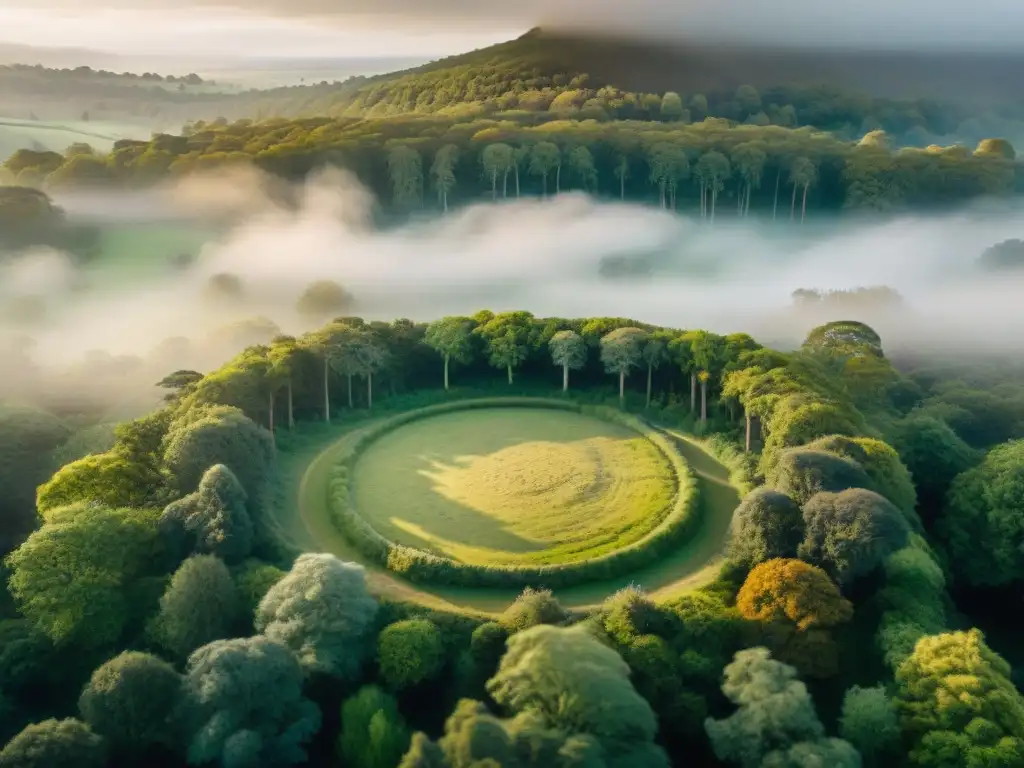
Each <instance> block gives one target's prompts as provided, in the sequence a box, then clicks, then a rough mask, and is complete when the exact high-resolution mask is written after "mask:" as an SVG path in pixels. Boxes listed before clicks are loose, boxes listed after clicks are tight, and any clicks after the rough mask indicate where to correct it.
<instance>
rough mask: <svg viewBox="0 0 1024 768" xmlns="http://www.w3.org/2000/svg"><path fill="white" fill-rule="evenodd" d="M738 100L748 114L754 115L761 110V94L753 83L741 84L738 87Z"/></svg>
mask: <svg viewBox="0 0 1024 768" xmlns="http://www.w3.org/2000/svg"><path fill="white" fill-rule="evenodd" d="M736 101H737V102H738V103H739V105H740V109H742V110H743V111H744V112H745V113H746V114H748V115H752V114H754V113H755V112H759V111H760V110H761V94H760V93H758V92H757V89H756V88H755V87H754V86H752V85H741V86H740V87H739V88H737V89H736Z"/></svg>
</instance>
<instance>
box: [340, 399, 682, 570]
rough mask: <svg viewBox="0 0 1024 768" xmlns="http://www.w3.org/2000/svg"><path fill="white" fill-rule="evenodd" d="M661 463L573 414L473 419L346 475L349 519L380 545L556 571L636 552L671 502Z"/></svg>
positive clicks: (419, 433) (410, 438)
mask: <svg viewBox="0 0 1024 768" xmlns="http://www.w3.org/2000/svg"><path fill="white" fill-rule="evenodd" d="M674 485H675V484H674V478H673V476H672V473H671V470H670V468H669V466H668V463H667V461H666V460H665V458H664V457H663V456H662V455H661V454H660V452H659V451H658V449H657V448H656V447H655V446H654V445H653V444H651V443H650V442H649V441H648V440H646V439H645V438H643V437H641V436H640V435H637V434H636V433H635V432H632V431H631V430H629V429H627V428H625V427H622V426H619V425H615V424H610V423H607V422H604V421H601V420H599V419H596V418H593V417H589V416H584V415H581V414H578V413H571V412H565V411H551V410H542V409H535V410H534V409H520V408H516V409H503V408H494V409H487V410H472V411H464V412H458V413H449V414H444V415H442V416H435V417H432V418H428V419H423V420H421V421H416V422H413V423H412V424H408V425H406V426H404V427H402V428H401V429H399V430H396V431H394V432H391V433H389V434H387V435H385V436H383V437H382V438H380V439H379V440H377V441H375V442H374V443H372V444H371V445H370V447H369V448H368V449H367V451H366V453H365V454H363V455H362V456H361V457H360V458H359V460H358V462H357V463H356V466H355V474H354V498H355V505H356V508H357V510H358V511H359V512H360V514H362V515H363V516H364V517H365V518H366V519H367V521H368V522H369V523H370V524H371V525H372V526H373V527H374V528H375V529H376V530H377V531H378V532H379V533H381V534H382V535H383V536H385V537H386V538H388V539H391V540H392V541H395V542H396V543H399V544H404V545H406V546H410V547H417V548H420V549H426V550H428V551H431V552H434V553H435V554H439V555H444V556H447V557H450V558H452V559H454V560H458V561H460V562H465V563H472V564H478V565H486V564H492V565H525V564H542V563H543V564H548V563H566V562H575V561H579V560H583V559H586V558H589V557H595V556H597V555H600V554H604V553H605V552H610V551H613V550H615V549H619V548H620V547H623V546H626V545H628V544H631V543H633V542H635V541H639V540H640V539H642V538H643V537H644V536H646V535H647V534H648V533H649V532H650V531H652V530H653V529H654V528H655V527H656V526H657V525H658V524H659V523H660V522H661V520H662V519H663V518H664V516H665V514H666V512H667V511H668V509H669V506H670V504H671V502H672V498H673V494H674Z"/></svg>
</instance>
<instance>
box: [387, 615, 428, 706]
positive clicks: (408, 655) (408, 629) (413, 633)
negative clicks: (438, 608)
mask: <svg viewBox="0 0 1024 768" xmlns="http://www.w3.org/2000/svg"><path fill="white" fill-rule="evenodd" d="M377 661H378V663H379V664H380V673H381V675H382V676H383V678H384V680H385V682H387V684H388V685H390V686H391V687H392V688H396V689H401V688H407V687H409V686H412V685H417V684H419V683H422V682H424V681H425V680H430V679H432V678H434V677H436V676H437V674H438V673H439V672H440V671H441V668H442V666H443V665H444V641H443V638H442V637H441V630H440V629H438V628H437V625H436V624H434V622H432V621H430V620H429V619H406V620H404V621H398V622H395V623H394V624H389V625H388V626H387V627H385V628H384V630H383V631H382V632H381V633H380V637H379V638H378V640H377Z"/></svg>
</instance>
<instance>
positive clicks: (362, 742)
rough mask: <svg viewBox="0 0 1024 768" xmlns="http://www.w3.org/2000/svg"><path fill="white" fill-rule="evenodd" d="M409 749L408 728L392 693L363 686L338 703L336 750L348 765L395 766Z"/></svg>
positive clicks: (366, 767)
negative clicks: (338, 726)
mask: <svg viewBox="0 0 1024 768" xmlns="http://www.w3.org/2000/svg"><path fill="white" fill-rule="evenodd" d="M408 748H409V729H408V728H406V726H405V719H404V718H403V717H402V713H401V712H399V711H398V702H396V701H395V698H394V697H393V696H390V695H389V694H387V693H385V692H384V691H382V690H381V689H380V688H378V687H377V686H375V685H366V686H363V687H362V688H360V689H359V691H358V692H357V693H356V695H355V696H352V697H351V698H348V699H346V700H345V703H344V704H342V705H341V735H340V736H339V737H338V748H337V752H338V755H339V757H341V759H342V760H344V764H345V765H347V766H351V768H394V766H396V765H398V763H399V762H400V761H401V759H402V755H404V754H405V751H406V750H407V749H408Z"/></svg>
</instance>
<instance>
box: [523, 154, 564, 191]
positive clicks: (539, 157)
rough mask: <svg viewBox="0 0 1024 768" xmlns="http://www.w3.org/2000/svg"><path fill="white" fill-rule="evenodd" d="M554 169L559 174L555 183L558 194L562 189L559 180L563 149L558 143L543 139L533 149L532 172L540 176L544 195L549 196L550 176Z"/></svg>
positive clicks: (531, 157)
mask: <svg viewBox="0 0 1024 768" xmlns="http://www.w3.org/2000/svg"><path fill="white" fill-rule="evenodd" d="M552 171H555V172H556V174H557V176H556V183H555V193H556V194H557V193H558V192H559V191H561V190H560V188H559V187H560V184H559V180H560V178H561V171H562V150H560V149H559V148H558V145H557V144H554V143H552V142H550V141H542V142H540V143H539V144H537V145H536V146H534V148H533V151H532V152H531V153H530V173H532V174H533V175H534V176H540V178H541V184H542V185H543V189H544V197H547V196H548V176H549V175H550V174H551V172H552Z"/></svg>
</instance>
